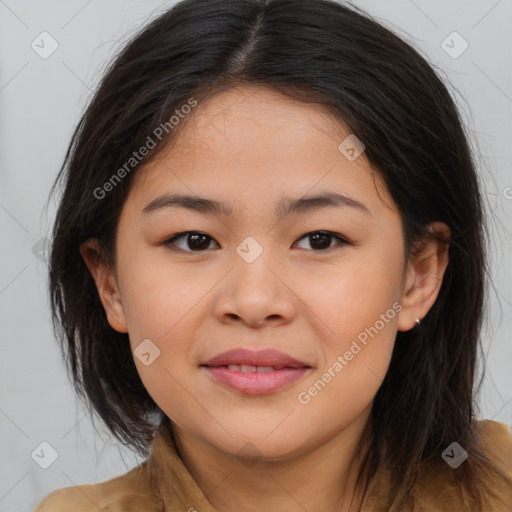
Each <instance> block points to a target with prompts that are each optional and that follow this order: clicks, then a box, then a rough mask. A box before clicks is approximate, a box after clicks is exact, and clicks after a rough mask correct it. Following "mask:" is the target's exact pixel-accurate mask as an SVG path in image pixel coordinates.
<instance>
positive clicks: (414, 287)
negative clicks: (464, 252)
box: [397, 222, 451, 331]
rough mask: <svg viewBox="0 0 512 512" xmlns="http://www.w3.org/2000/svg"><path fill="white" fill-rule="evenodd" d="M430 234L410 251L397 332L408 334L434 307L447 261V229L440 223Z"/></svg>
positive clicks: (431, 229) (449, 235)
mask: <svg viewBox="0 0 512 512" xmlns="http://www.w3.org/2000/svg"><path fill="white" fill-rule="evenodd" d="M428 230H429V231H430V233H431V234H429V235H426V236H425V237H424V238H423V239H422V240H420V241H419V242H418V243H417V244H416V245H415V247H414V250H413V251H412V253H411V255H410V257H409V262H408V266H407V275H406V278H405V280H404V283H405V284H404V288H403V292H402V298H401V304H402V310H401V311H400V314H399V316H398V323H397V328H398V330H399V331H409V330H411V329H413V328H414V327H416V326H417V325H418V322H417V320H418V319H419V320H420V321H421V319H423V318H424V317H425V316H426V315H427V313H428V312H429V310H430V308H431V307H432V306H433V305H434V303H435V301H436V299H437V297H438V295H439V291H440V289H441V285H442V283H443V277H444V273H445V271H446V268H447V266H448V262H449V255H448V252H449V240H450V237H451V233H450V228H449V227H448V226H447V225H446V224H444V223H442V222H434V223H432V224H430V225H429V227H428Z"/></svg>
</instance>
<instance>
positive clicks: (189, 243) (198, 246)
mask: <svg viewBox="0 0 512 512" xmlns="http://www.w3.org/2000/svg"><path fill="white" fill-rule="evenodd" d="M180 239H184V240H185V242H184V244H182V245H185V246H186V247H185V248H183V247H178V249H181V250H182V251H185V252H202V251H204V250H206V249H209V248H210V247H209V245H210V241H213V238H212V237H210V236H208V235H206V234H205V233H199V232H197V231H185V232H184V233H178V234H177V235H174V236H173V237H171V238H169V239H168V240H166V241H165V242H163V245H166V246H169V245H175V246H178V244H176V240H180ZM187 247H188V249H190V250H188V249H187Z"/></svg>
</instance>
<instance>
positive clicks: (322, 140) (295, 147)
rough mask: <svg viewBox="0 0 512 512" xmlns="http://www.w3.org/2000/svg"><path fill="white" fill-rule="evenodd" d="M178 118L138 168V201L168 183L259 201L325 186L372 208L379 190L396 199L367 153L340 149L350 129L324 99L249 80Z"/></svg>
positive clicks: (197, 191)
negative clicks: (172, 134) (302, 97)
mask: <svg viewBox="0 0 512 512" xmlns="http://www.w3.org/2000/svg"><path fill="white" fill-rule="evenodd" d="M181 122H183V123H184V124H183V126H181V127H180V129H179V132H178V136H177V137H176V139H175V140H173V141H172V143H171V144H170V145H169V147H168V148H167V149H164V150H163V151H162V152H161V153H160V154H159V155H158V157H157V158H155V159H154V160H153V161H152V162H151V163H149V164H148V165H146V166H143V167H142V168H141V169H139V170H138V171H137V175H136V177H135V181H134V185H133V187H132V192H133V193H132V196H133V195H135V196H136V199H138V202H139V203H140V204H139V208H140V207H142V202H143V201H146V200H147V198H148V197H149V196H151V195H155V194H156V193H157V192H160V193H161V192H162V190H163V189H165V188H166V187H168V188H170V189H172V190H173V191H179V192H181V193H187V194H192V195H193V194H198V195H201V196H204V195H208V196H210V197H212V196H216V197H218V198H224V199H225V198H227V197H230V198H234V199H236V200H238V201H243V202H244V203H245V204H253V205H254V206H256V205H257V203H258V204H261V202H262V200H264V201H267V200H269V199H270V198H271V197H272V196H274V195H279V196H282V195H283V194H282V193H281V192H282V191H286V195H287V196H289V195H292V196H293V195H294V196H298V197H300V196H303V195H305V194H306V193H308V192H312V193H313V192H315V191H317V190H322V191H325V190H326V189H327V190H332V191H334V192H340V193H346V194H348V195H350V194H352V195H354V194H357V195H359V197H360V198H361V199H362V198H363V197H365V199H366V202H367V203H369V208H370V209H372V208H373V209H375V206H377V205H376V204H374V203H376V201H377V200H379V201H380V202H381V199H382V196H386V198H387V202H391V198H390V197H389V195H388V194H387V191H386V187H385V185H384V183H383V180H382V179H381V177H380V173H378V172H376V171H375V169H373V168H372V166H371V165H370V164H369V163H368V161H367V159H366V157H365V155H364V152H363V153H362V154H361V155H360V156H359V157H358V158H357V159H355V160H350V159H349V158H347V156H346V154H345V153H344V152H343V151H341V150H340V148H339V146H340V143H342V141H344V140H346V139H347V137H349V136H351V134H350V130H349V129H348V128H347V127H346V126H345V125H344V124H343V123H342V121H341V120H339V119H338V118H336V117H335V116H334V115H333V113H332V112H331V111H330V110H329V109H328V108H327V107H325V106H323V105H319V104H316V103H304V102H300V101H298V100H295V99H293V98H290V97H288V96H285V95H283V94H280V93H278V92H276V91H273V90H271V89H268V88H263V87H257V86H253V85H251V86H243V87H237V88H234V89H231V90H229V91H225V92H222V93H219V94H217V95H215V96H212V97H211V98H209V99H207V100H205V101H199V102H198V105H197V106H196V107H195V108H194V109H193V110H192V112H191V113H190V114H188V115H187V116H186V118H185V119H183V120H182V121H181ZM349 140H350V139H349ZM376 187H378V192H377V189H376ZM379 195H380V196H381V198H380V199H379ZM276 197H277V196H276ZM144 206H145V205H144Z"/></svg>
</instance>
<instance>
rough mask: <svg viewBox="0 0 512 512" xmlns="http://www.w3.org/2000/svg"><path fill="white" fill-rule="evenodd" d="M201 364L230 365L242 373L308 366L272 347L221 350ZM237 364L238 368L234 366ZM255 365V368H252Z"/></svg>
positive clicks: (211, 365) (213, 365) (212, 365)
mask: <svg viewBox="0 0 512 512" xmlns="http://www.w3.org/2000/svg"><path fill="white" fill-rule="evenodd" d="M201 366H210V367H220V366H225V367H228V366H232V368H231V369H232V370H233V371H242V372H244V373H248V372H252V371H263V372H264V371H272V369H273V370H281V369H283V368H310V366H309V365H308V364H307V363H305V362H302V361H298V360H297V359H295V358H293V357H291V356H289V355H288V354H285V353H284V352H281V351H279V350H274V349H264V350H257V351H256V350H249V349H245V348H236V349H233V350H228V351H226V352H222V353H220V354H218V355H217V356H215V357H213V358H212V359H210V360H208V361H207V362H206V363H204V364H203V365H201ZM236 366H239V367H240V368H235V367H236ZM254 367H256V368H254Z"/></svg>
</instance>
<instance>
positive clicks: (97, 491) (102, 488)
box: [33, 462, 160, 512]
mask: <svg viewBox="0 0 512 512" xmlns="http://www.w3.org/2000/svg"><path fill="white" fill-rule="evenodd" d="M146 465H147V464H146V463H145V462H144V463H142V464H140V465H139V466H137V467H136V468H134V469H132V470H131V471H129V472H128V473H125V474H123V475H120V476H117V477H115V478H111V479H110V480H106V481H104V482H100V483H97V484H85V485H76V486H72V487H64V488H62V489H57V490H55V491H53V492H51V493H50V494H48V495H46V496H45V497H44V498H43V499H42V500H41V501H39V503H38V504H37V505H36V507H35V508H34V510H33V512H97V511H98V510H102V511H104V512H107V511H108V512H132V511H133V512H135V511H137V512H156V511H158V510H160V508H159V506H158V503H156V502H155V501H154V499H153V497H152V496H151V491H150V487H149V481H148V479H147V467H146Z"/></svg>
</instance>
